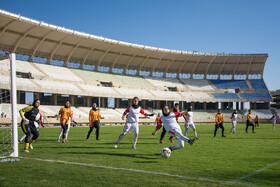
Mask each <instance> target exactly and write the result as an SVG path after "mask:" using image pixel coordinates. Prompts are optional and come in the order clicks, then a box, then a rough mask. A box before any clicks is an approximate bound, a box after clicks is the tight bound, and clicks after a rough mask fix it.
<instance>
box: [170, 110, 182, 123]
mask: <svg viewBox="0 0 280 187" xmlns="http://www.w3.org/2000/svg"><path fill="white" fill-rule="evenodd" d="M170 112H180V110H179V109H178V110H176V109H175V108H171V109H170ZM176 120H177V122H178V118H176Z"/></svg>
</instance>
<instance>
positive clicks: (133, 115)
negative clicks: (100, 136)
mask: <svg viewBox="0 0 280 187" xmlns="http://www.w3.org/2000/svg"><path fill="white" fill-rule="evenodd" d="M127 114H128V115H127ZM139 114H143V115H145V116H146V115H147V114H146V113H145V112H144V110H143V109H142V108H141V107H140V106H139V107H138V108H134V107H133V106H129V107H127V109H126V110H125V111H124V113H123V116H126V115H127V121H126V122H128V123H135V122H139Z"/></svg>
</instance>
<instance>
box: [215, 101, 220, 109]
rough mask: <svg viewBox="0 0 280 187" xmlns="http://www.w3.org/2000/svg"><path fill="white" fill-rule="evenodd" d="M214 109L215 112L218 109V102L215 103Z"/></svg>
mask: <svg viewBox="0 0 280 187" xmlns="http://www.w3.org/2000/svg"><path fill="white" fill-rule="evenodd" d="M215 108H216V110H218V109H219V102H216V103H215Z"/></svg>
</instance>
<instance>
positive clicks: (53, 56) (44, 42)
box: [0, 10, 268, 78]
mask: <svg viewBox="0 0 280 187" xmlns="http://www.w3.org/2000/svg"><path fill="white" fill-rule="evenodd" d="M0 49H1V50H3V51H9V52H15V53H19V54H24V55H28V56H29V61H33V58H34V57H41V58H46V59H47V64H48V63H50V62H51V61H52V60H59V61H64V66H67V63H65V62H77V63H80V64H81V65H80V67H83V65H94V66H97V67H99V66H104V67H110V70H109V71H110V72H111V71H112V69H113V68H121V69H124V70H128V69H133V70H137V72H140V71H148V72H163V73H177V75H179V74H180V73H184V74H190V75H193V74H204V75H247V78H248V75H253V74H260V75H262V74H263V69H264V65H265V62H266V59H267V57H268V55H267V54H225V53H202V52H188V51H180V50H170V49H162V48H156V47H150V46H144V45H138V44H133V43H127V42H123V41H117V40H112V39H108V38H104V37H101V36H96V35H91V34H86V33H83V32H79V31H74V30H70V29H66V28H63V27H59V26H55V25H51V24H47V23H44V22H42V21H36V20H33V19H30V18H26V17H23V16H21V15H16V14H13V13H9V12H6V11H4V10H0ZM124 72H125V71H124ZM204 77H206V76H204Z"/></svg>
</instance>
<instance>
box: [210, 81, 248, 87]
mask: <svg viewBox="0 0 280 187" xmlns="http://www.w3.org/2000/svg"><path fill="white" fill-rule="evenodd" d="M211 82H212V84H214V86H215V87H216V88H217V89H235V88H240V89H249V87H248V85H247V83H246V81H245V80H211Z"/></svg>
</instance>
